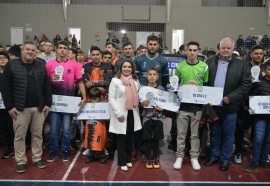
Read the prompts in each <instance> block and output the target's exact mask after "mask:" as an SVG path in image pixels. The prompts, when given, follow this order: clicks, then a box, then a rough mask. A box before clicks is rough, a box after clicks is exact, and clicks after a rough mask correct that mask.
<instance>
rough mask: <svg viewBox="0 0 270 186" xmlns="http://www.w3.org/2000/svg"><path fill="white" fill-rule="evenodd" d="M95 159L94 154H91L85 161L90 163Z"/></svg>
mask: <svg viewBox="0 0 270 186" xmlns="http://www.w3.org/2000/svg"><path fill="white" fill-rule="evenodd" d="M93 160H94V158H93V156H92V155H89V156H88V157H87V159H86V161H85V163H90V162H92V161H93Z"/></svg>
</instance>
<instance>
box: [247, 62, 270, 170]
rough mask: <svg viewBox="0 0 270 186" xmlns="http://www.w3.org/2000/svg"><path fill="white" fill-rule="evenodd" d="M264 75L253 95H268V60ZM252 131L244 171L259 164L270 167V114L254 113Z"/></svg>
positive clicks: (269, 92) (269, 89)
mask: <svg viewBox="0 0 270 186" xmlns="http://www.w3.org/2000/svg"><path fill="white" fill-rule="evenodd" d="M263 72H264V74H265V75H264V77H263V78H262V79H261V82H259V83H258V84H257V85H256V88H255V91H254V93H255V95H258V96H259V95H263V96H270V62H267V63H265V64H264V66H263ZM253 130H254V133H253V135H254V136H253V145H252V160H251V164H250V165H249V166H248V167H246V169H245V171H248V172H249V171H253V170H255V169H257V168H259V166H261V167H264V168H266V169H270V164H269V163H268V154H269V150H270V116H269V114H257V115H254V128H253Z"/></svg>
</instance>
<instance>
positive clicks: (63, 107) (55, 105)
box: [50, 95, 81, 113]
mask: <svg viewBox="0 0 270 186" xmlns="http://www.w3.org/2000/svg"><path fill="white" fill-rule="evenodd" d="M80 101H81V98H80V97H73V96H61V95H52V106H51V110H50V111H52V112H63V113H78V112H79V109H80V107H79V106H78V105H79V103H80Z"/></svg>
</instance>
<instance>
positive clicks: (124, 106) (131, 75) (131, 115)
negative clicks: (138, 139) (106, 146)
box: [109, 60, 142, 171]
mask: <svg viewBox="0 0 270 186" xmlns="http://www.w3.org/2000/svg"><path fill="white" fill-rule="evenodd" d="M138 89H139V82H138V78H137V76H136V73H135V69H134V67H133V64H132V62H131V61H129V60H125V61H124V62H123V63H122V64H121V66H120V68H119V71H118V73H117V74H116V75H115V77H114V78H113V79H112V81H111V83H110V87H109V103H110V105H111V107H112V110H113V113H112V114H111V120H110V127H109V131H110V132H112V133H115V134H116V136H117V154H118V166H119V167H120V168H121V170H123V171H127V170H128V168H131V167H132V163H131V158H132V151H133V145H134V131H137V130H140V129H141V128H142V126H141V120H140V116H139V109H138V105H139V101H138Z"/></svg>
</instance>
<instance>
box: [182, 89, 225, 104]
mask: <svg viewBox="0 0 270 186" xmlns="http://www.w3.org/2000/svg"><path fill="white" fill-rule="evenodd" d="M178 96H179V98H180V100H181V102H182V103H195V104H203V105H205V104H208V103H211V104H213V105H218V106H221V105H222V98H223V88H219V87H207V86H195V85H182V86H180V88H179V90H178Z"/></svg>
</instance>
